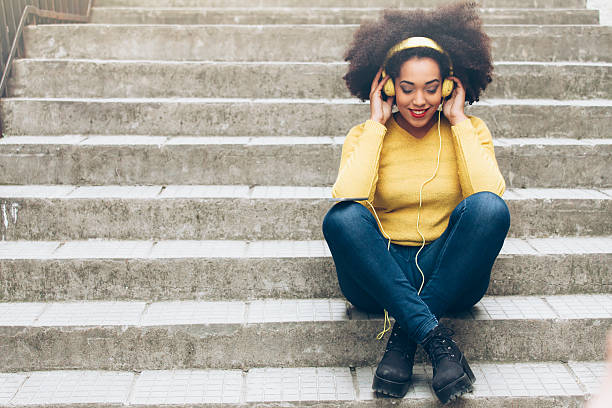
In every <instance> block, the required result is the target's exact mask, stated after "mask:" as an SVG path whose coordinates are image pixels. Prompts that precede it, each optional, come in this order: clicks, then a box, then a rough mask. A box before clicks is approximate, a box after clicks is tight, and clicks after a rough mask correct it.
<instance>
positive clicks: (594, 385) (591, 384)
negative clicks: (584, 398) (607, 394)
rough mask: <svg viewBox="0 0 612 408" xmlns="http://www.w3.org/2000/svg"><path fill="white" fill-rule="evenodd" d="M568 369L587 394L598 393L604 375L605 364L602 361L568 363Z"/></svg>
mask: <svg viewBox="0 0 612 408" xmlns="http://www.w3.org/2000/svg"><path fill="white" fill-rule="evenodd" d="M568 364H569V366H570V368H571V369H572V371H573V372H574V374H575V375H576V377H578V380H579V381H580V383H581V384H582V385H583V386H584V387H585V389H586V391H587V393H589V394H591V395H594V394H597V393H599V390H600V388H601V382H602V380H603V378H604V375H605V373H606V363H605V362H603V361H570V362H569V363H568Z"/></svg>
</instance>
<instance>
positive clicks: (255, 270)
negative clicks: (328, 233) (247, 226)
mask: <svg viewBox="0 0 612 408" xmlns="http://www.w3.org/2000/svg"><path fill="white" fill-rule="evenodd" d="M85 256H86V255H85V254H84V255H83V257H84V258H85ZM611 265H612V255H610V254H591V255H587V254H566V255H500V256H499V257H498V258H497V260H496V262H495V266H494V267H493V272H492V275H491V283H490V285H489V289H488V291H487V294H488V295H500V296H509V295H523V296H525V295H561V294H579V293H609V292H610V290H611V289H612V287H611V285H612V284H611V283H610V281H609V276H610V273H611V272H612V266H611ZM526 277H528V278H526ZM0 280H1V281H2V282H3V285H2V287H1V288H0V301H3V302H18V301H25V302H38V301H63V300H148V301H159V300H186V299H197V300H219V301H221V300H232V299H235V300H251V299H262V298H302V299H309V298H342V297H343V295H342V293H341V292H340V288H339V287H338V280H337V278H336V273H335V266H334V263H333V260H332V258H331V257H311V258H243V259H229V258H189V259H188V258H184V259H135V258H133V259H70V260H67V259H62V260H58V259H46V260H27V259H21V260H1V261H0Z"/></svg>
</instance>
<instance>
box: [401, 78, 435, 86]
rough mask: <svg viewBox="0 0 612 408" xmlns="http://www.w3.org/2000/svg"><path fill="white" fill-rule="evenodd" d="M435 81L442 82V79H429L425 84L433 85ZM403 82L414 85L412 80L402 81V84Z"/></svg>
mask: <svg viewBox="0 0 612 408" xmlns="http://www.w3.org/2000/svg"><path fill="white" fill-rule="evenodd" d="M434 82H440V80H439V79H432V80H431V81H427V82H425V86H427V85H431V84H433V83H434ZM403 83H407V84H408V85H414V82H410V81H400V84H403Z"/></svg>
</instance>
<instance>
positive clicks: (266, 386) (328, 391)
mask: <svg viewBox="0 0 612 408" xmlns="http://www.w3.org/2000/svg"><path fill="white" fill-rule="evenodd" d="M354 399H355V391H354V388H353V380H352V377H351V372H350V370H349V369H348V368H327V367H320V368H314V367H313V368H310V367H308V368H254V369H251V370H249V373H248V374H247V394H246V400H247V402H257V401H266V402H268V401H269V402H274V401H278V402H283V401H338V400H340V401H342V400H349V401H350V400H354Z"/></svg>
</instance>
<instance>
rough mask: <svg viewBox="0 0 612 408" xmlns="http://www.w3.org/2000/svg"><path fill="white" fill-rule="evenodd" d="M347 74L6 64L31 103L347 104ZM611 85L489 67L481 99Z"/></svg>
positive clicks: (599, 77)
mask: <svg viewBox="0 0 612 408" xmlns="http://www.w3.org/2000/svg"><path fill="white" fill-rule="evenodd" d="M346 70H347V65H346V64H344V63H309V64H301V63H276V64H269V63H256V62H254V63H236V62H234V63H231V62H230V63H219V62H191V63H183V64H177V63H172V62H163V61H155V62H150V61H97V60H91V61H82V60H78V61H75V60H28V59H21V60H17V61H15V63H14V64H13V71H12V77H11V79H10V81H9V88H8V92H9V95H10V96H13V97H33V98H166V97H168V98H170V97H180V98H199V97H203V96H206V97H209V98H227V97H230V98H231V97H240V98H350V97H351V95H350V93H349V91H348V89H347V88H346V86H345V82H344V80H343V79H342V76H343V75H344V74H345V73H346ZM92 78H96V80H95V81H92ZM611 81H612V66H608V65H605V64H602V65H579V64H566V65H545V64H522V63H513V64H509V63H504V64H497V65H496V66H495V70H494V78H493V82H492V83H491V84H490V85H489V87H488V89H487V90H486V91H485V93H484V95H483V97H484V98H485V99H486V98H502V99H514V98H516V99H528V98H534V99H572V100H576V99H612V89H610V87H609V86H608V84H609V83H610V82H611ZM109 83H112V84H113V86H108V84H109ZM254 83H257V86H256V87H255V86H252V84H254ZM551 83H554V84H555V85H554V86H551Z"/></svg>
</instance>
